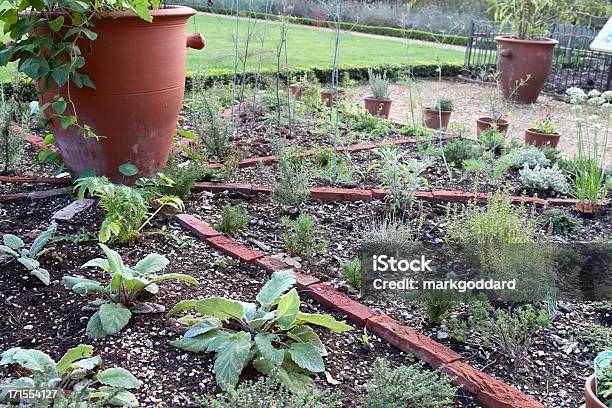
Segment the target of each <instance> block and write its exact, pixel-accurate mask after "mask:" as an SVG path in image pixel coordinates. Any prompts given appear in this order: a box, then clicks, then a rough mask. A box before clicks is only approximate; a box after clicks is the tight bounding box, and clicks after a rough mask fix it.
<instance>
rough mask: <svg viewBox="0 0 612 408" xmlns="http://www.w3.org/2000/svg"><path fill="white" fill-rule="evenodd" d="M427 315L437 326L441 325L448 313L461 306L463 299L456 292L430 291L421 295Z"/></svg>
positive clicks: (447, 290) (449, 290) (448, 290)
mask: <svg viewBox="0 0 612 408" xmlns="http://www.w3.org/2000/svg"><path fill="white" fill-rule="evenodd" d="M420 297H421V299H420V300H421V302H422V303H423V304H424V305H425V314H426V315H427V317H428V318H429V319H430V320H431V321H432V322H434V323H435V324H440V323H442V321H443V320H444V318H446V316H447V315H448V312H449V311H450V310H451V309H452V308H453V307H455V306H456V305H458V304H459V302H460V300H461V297H460V296H459V294H458V293H457V291H455V290H451V289H446V290H428V291H423V293H422V294H421V295H420Z"/></svg>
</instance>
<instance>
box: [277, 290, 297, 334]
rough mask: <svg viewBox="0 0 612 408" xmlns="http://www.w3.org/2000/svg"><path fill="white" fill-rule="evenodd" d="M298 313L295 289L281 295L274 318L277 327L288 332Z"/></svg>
mask: <svg viewBox="0 0 612 408" xmlns="http://www.w3.org/2000/svg"><path fill="white" fill-rule="evenodd" d="M299 311H300V296H299V295H298V293H297V290H295V288H293V289H291V290H290V291H289V292H288V293H287V294H285V295H283V296H282V297H281V299H280V301H279V302H278V308H277V309H276V316H277V318H278V325H279V326H280V328H281V329H283V330H289V329H290V328H291V326H293V324H294V323H295V319H296V318H297V314H298V312H299Z"/></svg>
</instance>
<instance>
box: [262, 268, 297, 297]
mask: <svg viewBox="0 0 612 408" xmlns="http://www.w3.org/2000/svg"><path fill="white" fill-rule="evenodd" d="M294 284H295V276H294V275H293V271H292V270H290V269H289V270H286V271H278V272H274V273H273V274H272V279H270V280H269V281H268V282H266V284H265V285H264V286H263V288H261V290H260V291H259V293H258V294H257V297H256V298H257V300H258V301H259V303H261V304H262V306H270V305H272V304H274V302H275V301H276V299H278V298H279V297H280V296H281V295H282V294H283V293H285V292H286V291H287V290H289V288H290V287H292V286H293V285H294Z"/></svg>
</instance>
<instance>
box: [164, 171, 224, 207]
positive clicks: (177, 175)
mask: <svg viewBox="0 0 612 408" xmlns="http://www.w3.org/2000/svg"><path fill="white" fill-rule="evenodd" d="M212 174H213V171H212V170H211V169H209V168H208V167H207V166H201V165H199V164H196V163H194V162H190V163H189V164H187V165H186V166H177V165H176V164H174V163H171V164H169V165H168V166H166V168H165V169H164V175H165V176H166V177H168V178H169V179H170V180H172V181H174V184H173V185H171V186H164V187H162V192H163V193H164V194H166V195H171V196H176V197H178V198H180V199H181V200H184V199H185V198H187V196H188V195H189V194H191V189H192V188H193V185H194V184H195V182H196V181H204V180H209V179H210V178H211V176H212Z"/></svg>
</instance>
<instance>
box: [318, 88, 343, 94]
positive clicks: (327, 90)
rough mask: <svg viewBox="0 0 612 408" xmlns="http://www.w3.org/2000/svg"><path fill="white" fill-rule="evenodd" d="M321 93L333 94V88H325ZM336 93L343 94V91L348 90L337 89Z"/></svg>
mask: <svg viewBox="0 0 612 408" xmlns="http://www.w3.org/2000/svg"><path fill="white" fill-rule="evenodd" d="M321 93H325V94H331V93H332V91H331V89H327V88H323V89H321ZM336 93H339V94H343V93H346V91H344V90H341V89H340V90H336Z"/></svg>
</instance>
